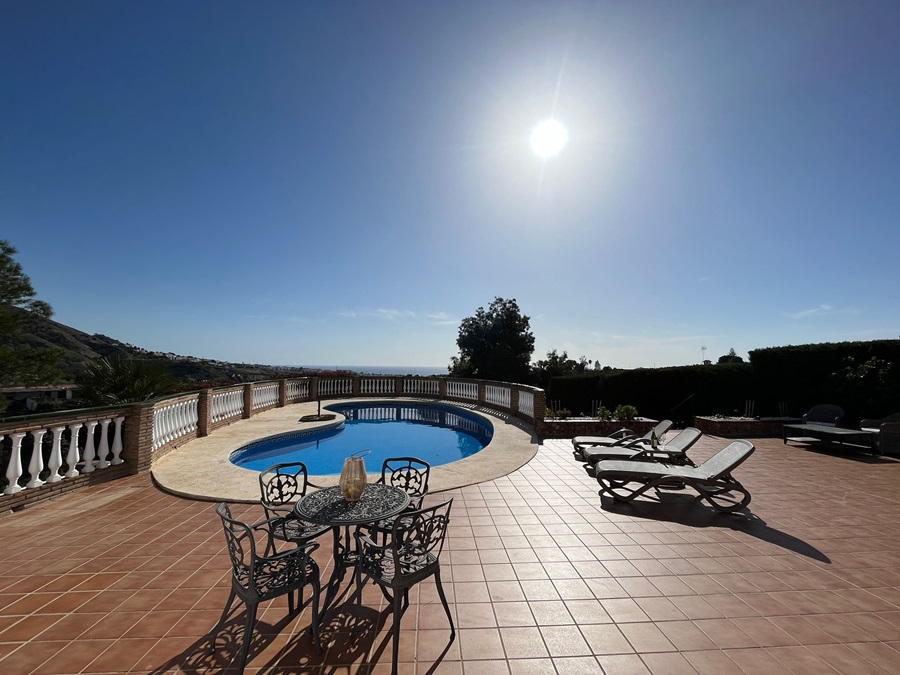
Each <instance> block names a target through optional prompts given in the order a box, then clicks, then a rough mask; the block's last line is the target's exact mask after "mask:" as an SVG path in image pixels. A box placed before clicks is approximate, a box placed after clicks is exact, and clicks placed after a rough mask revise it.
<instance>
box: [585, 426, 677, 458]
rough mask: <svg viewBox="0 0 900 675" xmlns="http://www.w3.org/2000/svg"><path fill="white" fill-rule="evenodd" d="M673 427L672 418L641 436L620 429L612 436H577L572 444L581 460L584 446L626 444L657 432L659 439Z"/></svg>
mask: <svg viewBox="0 0 900 675" xmlns="http://www.w3.org/2000/svg"><path fill="white" fill-rule="evenodd" d="M671 427H672V420H663V421H662V422H659V423H658V424H657V425H656V426H655V427H653V428H652V429H651V430H650V431H648V432H647V433H646V434H644V435H643V436H640V437H639V436H638V435H637V434H636V433H634V432H633V431H631V430H630V429H619V430H618V431H616V432H615V433H613V434H612V435H610V436H576V437H575V438H573V439H572V445H573V446H575V450H574V451H573V452H572V454H573V455H575V459H578V460H580V459H582V455H581V453H582V451H583V450H584V448H593V447H597V446H598V445H603V446H615V445H625V444H626V443H628V442H629V441H633V440H635V439H637V438H642V439H645V440H648V441H649V440H650V438H651V436H653V434H654V433H656V437H657V438H658V439H662V437H663V436H664V435H665V433H666V432H667V431H668V430H669V429H670V428H671Z"/></svg>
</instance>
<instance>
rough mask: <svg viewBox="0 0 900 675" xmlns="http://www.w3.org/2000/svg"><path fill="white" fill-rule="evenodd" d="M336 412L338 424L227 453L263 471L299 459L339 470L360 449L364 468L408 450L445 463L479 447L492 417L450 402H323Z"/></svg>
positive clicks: (321, 471)
mask: <svg viewBox="0 0 900 675" xmlns="http://www.w3.org/2000/svg"><path fill="white" fill-rule="evenodd" d="M325 407H326V409H328V410H331V411H332V412H336V413H340V414H341V415H343V416H344V417H345V422H344V424H343V425H341V426H339V427H334V428H329V429H324V430H318V431H312V432H309V431H306V432H291V433H288V434H279V435H277V436H270V437H268V438H262V439H260V440H258V441H254V442H252V443H248V444H247V445H244V446H243V447H241V448H238V449H237V450H235V451H234V452H233V453H231V456H230V458H229V459H230V460H231V462H232V463H233V464H235V465H237V466H240V467H243V468H245V469H252V470H254V471H263V470H265V469H267V468H268V467H270V466H272V465H273V464H279V463H283V462H298V461H299V462H303V463H304V464H306V467H307V469H308V470H309V472H310V473H311V474H314V475H327V474H338V473H340V472H341V469H342V468H343V465H344V459H346V458H347V456H349V455H350V454H352V453H354V452H358V451H361V450H369V451H370V453H369V454H368V455H366V458H365V461H366V469H367V470H368V472H369V473H376V472H378V471H380V470H381V464H382V462H383V461H384V460H385V459H387V458H388V457H400V456H412V457H418V458H419V459H423V460H425V461H426V462H428V463H429V464H431V466H440V465H442V464H449V463H450V462H455V461H457V460H460V459H463V458H465V457H470V456H471V455H474V454H475V453H477V452H479V451H481V450H482V449H484V447H485V446H486V445H487V444H488V443H490V441H491V438H492V437H493V431H494V429H493V426H492V425H491V423H490V422H489V421H488V420H487V419H485V418H484V417H481V416H479V415H476V414H474V413H471V412H468V411H466V410H463V409H461V408H457V407H455V406H450V405H442V404H435V403H415V402H403V403H394V402H355V403H339V404H334V405H330V406H325Z"/></svg>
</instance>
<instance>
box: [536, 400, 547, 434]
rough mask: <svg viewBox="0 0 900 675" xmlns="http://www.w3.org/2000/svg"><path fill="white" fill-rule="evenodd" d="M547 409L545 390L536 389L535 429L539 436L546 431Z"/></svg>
mask: <svg viewBox="0 0 900 675" xmlns="http://www.w3.org/2000/svg"><path fill="white" fill-rule="evenodd" d="M546 411H547V402H546V400H545V399H544V390H543V389H535V390H534V431H535V433H536V434H537V435H538V436H541V434H542V433H543V431H544V413H545V412H546Z"/></svg>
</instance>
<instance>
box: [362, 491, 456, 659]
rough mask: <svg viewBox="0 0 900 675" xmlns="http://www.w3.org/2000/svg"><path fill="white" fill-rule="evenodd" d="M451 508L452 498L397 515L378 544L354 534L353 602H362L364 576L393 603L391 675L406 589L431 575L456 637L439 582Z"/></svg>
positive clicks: (405, 606) (452, 634)
mask: <svg viewBox="0 0 900 675" xmlns="http://www.w3.org/2000/svg"><path fill="white" fill-rule="evenodd" d="M452 506H453V499H449V500H447V501H446V502H443V503H441V504H437V505H436V506H431V507H428V508H422V509H417V510H415V511H408V512H405V513H402V514H400V515H399V516H397V519H396V521H395V522H394V525H393V527H392V529H391V534H390V539H389V540H388V541H387V542H385V543H384V544H381V545H379V544H377V543H376V542H375V541H373V540H372V539H371V538H370V537H369V536H368V535H367V534H365V533H364V532H363V531H361V530H357V532H356V539H357V546H358V550H359V563H358V564H357V566H356V584H357V601H359V602H361V601H362V588H363V575H365V576H366V577H367V578H369V579H371V580H372V581H374V582H375V583H376V584H378V586H379V588H381V592H382V593H383V594H384V596H385V597H386V598H387V599H388V600H389V601H391V603H392V604H393V610H394V624H393V643H394V644H393V661H392V663H393V670H392V673H393V674H394V675H396V673H397V657H398V654H399V649H400V618H401V616H402V615H403V612H404V611H405V610H406V608H407V607H408V606H409V589H410V588H412V587H413V586H415V585H416V584H417V583H419V582H420V581H422V580H423V579H426V578H428V577H430V576H434V580H435V586H436V587H437V591H438V596H439V597H440V599H441V604H443V606H444V612H446V614H447V620H448V621H449V622H450V640H451V641H452V640H453V639H454V638H455V637H456V626H454V625H453V616H452V615H451V614H450V607H449V605H448V604H447V597H446V595H444V586H443V584H442V583H441V561H440V555H441V551H442V550H443V548H444V540H445V538H446V535H447V527H448V525H449V523H450V508H451V507H452Z"/></svg>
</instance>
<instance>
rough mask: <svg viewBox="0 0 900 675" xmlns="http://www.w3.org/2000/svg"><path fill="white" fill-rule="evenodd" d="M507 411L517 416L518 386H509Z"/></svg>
mask: <svg viewBox="0 0 900 675" xmlns="http://www.w3.org/2000/svg"><path fill="white" fill-rule="evenodd" d="M509 411H510V412H511V413H512V414H513V415H515V416H516V417H518V416H519V388H518V387H510V390H509Z"/></svg>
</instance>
